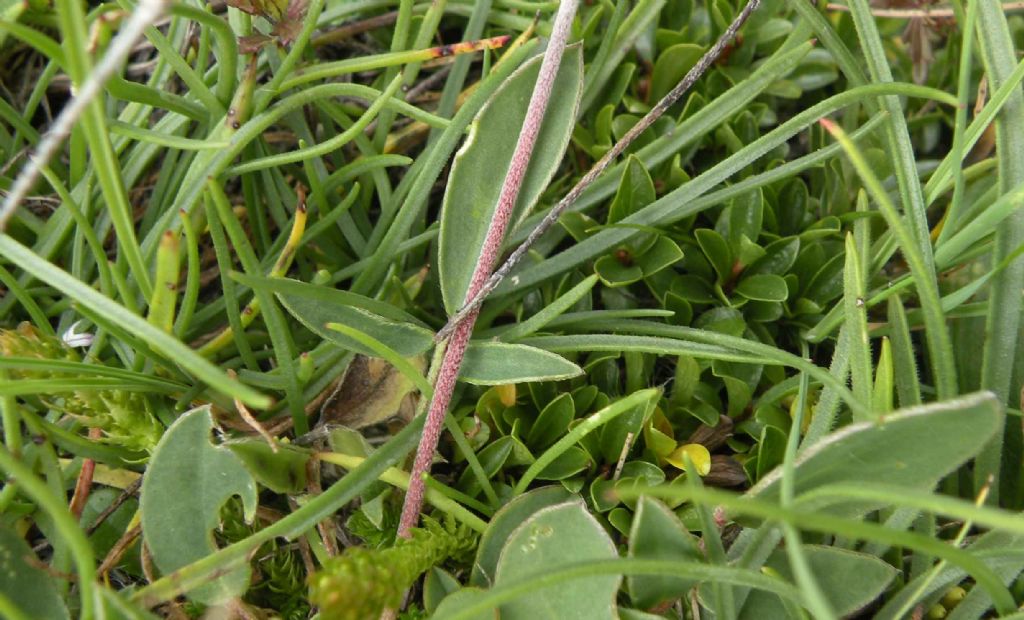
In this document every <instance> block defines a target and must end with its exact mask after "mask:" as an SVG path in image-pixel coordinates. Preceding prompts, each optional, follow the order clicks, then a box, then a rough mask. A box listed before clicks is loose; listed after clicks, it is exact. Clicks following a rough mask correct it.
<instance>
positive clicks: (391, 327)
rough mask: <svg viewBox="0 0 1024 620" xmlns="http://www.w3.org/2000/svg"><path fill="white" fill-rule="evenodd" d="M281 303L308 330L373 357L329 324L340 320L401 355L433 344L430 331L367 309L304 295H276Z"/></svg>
mask: <svg viewBox="0 0 1024 620" xmlns="http://www.w3.org/2000/svg"><path fill="white" fill-rule="evenodd" d="M279 297H280V299H281V304H282V305H283V306H284V307H285V309H286V310H288V312H290V313H291V314H292V316H294V317H295V318H297V319H298V320H299V322H300V323H302V324H303V325H305V326H306V327H307V328H308V329H309V330H310V331H311V332H313V333H315V334H317V335H319V336H320V337H321V338H323V339H324V340H330V341H331V342H333V343H335V344H337V345H338V346H340V347H342V348H345V349H348V350H350V351H356V352H357V353H362V354H363V355H368V356H370V357H375V354H374V352H373V351H371V350H370V349H369V348H367V347H365V346H363V345H362V344H360V343H359V342H357V341H356V340H354V339H352V338H349V337H348V336H345V335H344V334H342V333H341V332H338V331H336V330H333V329H329V328H328V327H327V325H328V324H329V323H341V324H343V325H347V326H348V327H351V328H352V329H355V330H358V331H360V332H362V333H364V334H366V335H367V336H370V337H371V338H374V339H375V340H378V341H380V342H382V343H383V344H385V345H387V346H388V348H390V349H392V350H394V351H395V352H397V353H398V354H399V355H401V356H402V357H414V356H416V355H419V354H420V353H423V352H424V351H426V350H427V349H429V348H430V347H431V345H432V344H433V336H432V334H431V333H430V331H429V330H427V329H424V328H422V327H420V326H418V325H414V324H412V323H401V322H398V321H393V320H391V319H388V318H385V317H383V316H380V315H378V314H374V313H372V312H370V311H369V310H364V309H362V308H355V307H351V306H342V305H337V306H334V305H328V304H325V303H322V302H320V301H317V300H314V299H310V298H307V297H299V296H292V295H279Z"/></svg>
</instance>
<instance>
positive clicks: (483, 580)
mask: <svg viewBox="0 0 1024 620" xmlns="http://www.w3.org/2000/svg"><path fill="white" fill-rule="evenodd" d="M573 497H575V496H574V495H573V494H572V493H569V492H568V491H566V490H565V489H563V488H562V487H560V486H549V487H542V488H539V489H534V490H532V491H530V492H528V493H523V494H522V495H519V496H517V497H516V498H515V499H513V500H512V501H510V502H509V503H507V504H505V505H504V506H502V507H501V509H500V510H498V512H496V513H494V516H493V517H491V521H490V523H488V524H487V530H486V531H485V532H484V533H483V535H482V536H481V537H480V545H479V546H478V547H477V550H476V560H475V561H474V562H473V573H472V575H470V578H469V583H470V585H475V586H486V585H491V584H493V583H494V576H495V572H496V571H497V568H498V557H499V556H500V555H501V549H502V547H504V546H505V541H506V540H508V537H509V536H510V535H511V534H512V531H513V530H514V529H516V528H517V527H519V524H520V523H522V522H523V521H525V520H526V519H527V517H529V516H530V515H532V514H533V513H535V512H537V511H538V510H540V509H542V508H547V507H548V506H555V505H557V504H563V503H565V502H566V501H568V500H570V499H572V498H573Z"/></svg>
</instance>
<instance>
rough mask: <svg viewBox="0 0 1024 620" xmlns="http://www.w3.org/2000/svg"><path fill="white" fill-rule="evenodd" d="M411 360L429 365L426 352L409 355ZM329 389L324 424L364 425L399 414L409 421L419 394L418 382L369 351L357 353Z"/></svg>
mask: <svg viewBox="0 0 1024 620" xmlns="http://www.w3.org/2000/svg"><path fill="white" fill-rule="evenodd" d="M409 362H410V363H412V365H413V366H414V367H415V368H416V369H417V370H420V371H422V370H423V369H424V368H425V367H426V361H425V359H424V358H423V356H417V357H414V358H409ZM327 390H328V394H330V396H328V398H327V400H326V402H325V403H324V405H323V406H322V407H321V409H320V422H319V425H321V426H322V425H324V424H341V425H344V426H347V427H349V428H363V427H366V426H371V425H373V424H377V423H379V422H386V421H387V420H390V419H391V418H396V417H397V418H399V419H401V420H402V421H403V422H408V421H409V420H411V419H412V416H413V413H414V411H415V408H416V401H417V399H418V397H419V393H418V392H417V391H416V387H415V385H413V383H412V382H411V381H409V380H408V379H406V378H405V376H404V375H403V374H402V373H400V372H398V371H397V370H395V367H394V366H392V365H391V364H389V363H387V362H386V361H384V360H382V359H380V358H376V357H366V356H365V355H356V356H355V357H354V358H353V359H352V362H351V363H350V364H349V366H348V369H346V371H345V373H344V374H343V375H342V376H341V377H340V378H339V379H338V381H336V382H335V383H334V384H332V385H331V386H329V387H328V388H327Z"/></svg>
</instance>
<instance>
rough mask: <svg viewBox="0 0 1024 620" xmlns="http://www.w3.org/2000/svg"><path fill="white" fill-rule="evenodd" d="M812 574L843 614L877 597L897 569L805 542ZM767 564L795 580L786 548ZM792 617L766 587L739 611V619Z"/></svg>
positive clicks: (869, 557) (781, 619)
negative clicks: (766, 590) (765, 589)
mask: <svg viewBox="0 0 1024 620" xmlns="http://www.w3.org/2000/svg"><path fill="white" fill-rule="evenodd" d="M803 553H804V556H805V557H806V558H807V563H808V564H810V568H811V573H812V574H813V575H814V578H815V580H816V581H817V582H818V585H819V586H820V587H821V591H822V592H823V593H824V594H825V597H826V598H827V599H828V602H829V606H830V607H831V608H832V610H833V611H834V612H835V613H836V615H837V616H840V617H844V616H847V615H849V614H852V613H854V612H856V611H857V610H859V609H861V608H863V607H864V606H865V605H867V604H868V603H870V602H871V601H873V600H875V599H876V598H877V597H878V596H879V595H880V594H881V593H882V592H884V591H885V588H886V587H887V586H888V585H889V582H891V581H892V579H893V577H895V576H896V569H895V568H893V567H892V566H890V565H889V564H887V563H885V562H883V561H882V560H880V559H878V558H876V557H875V556H873V555H867V554H865V553H856V552H854V551H847V550H846V549H838V548H835V547H821V546H817V545H804V546H803ZM765 566H766V567H768V568H770V569H771V570H773V571H774V572H775V573H777V574H779V575H781V576H782V577H783V578H785V579H787V580H789V581H792V580H793V571H792V569H791V568H790V566H789V560H788V558H787V556H786V552H785V550H783V549H777V550H776V551H774V552H773V553H772V555H771V556H770V557H769V558H768V561H767V562H766V563H765ZM788 618H790V615H789V613H788V612H787V611H786V608H785V606H784V605H783V603H782V601H781V600H780V599H779V597H777V596H775V595H774V594H772V593H770V592H765V591H764V590H751V592H750V594H749V595H748V596H747V602H746V604H744V605H743V610H742V611H741V612H740V620H776V619H777V620H787V619H788Z"/></svg>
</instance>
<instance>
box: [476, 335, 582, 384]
mask: <svg viewBox="0 0 1024 620" xmlns="http://www.w3.org/2000/svg"><path fill="white" fill-rule="evenodd" d="M582 374H583V369H582V368H580V367H579V366H577V365H576V364H573V363H572V362H570V361H569V360H567V359H565V358H564V357H562V356H560V355H556V354H554V353H551V352H549V351H544V350H543V349H538V348H536V347H530V346H526V345H525V344H507V343H504V342H474V343H471V344H470V345H469V348H467V349H466V357H465V359H464V360H463V362H462V371H461V372H460V373H459V379H460V380H462V381H465V382H466V383H472V384H474V385H501V384H504V383H529V382H531V381H558V380H561V379H569V378H572V377H578V376H579V375H582Z"/></svg>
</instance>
